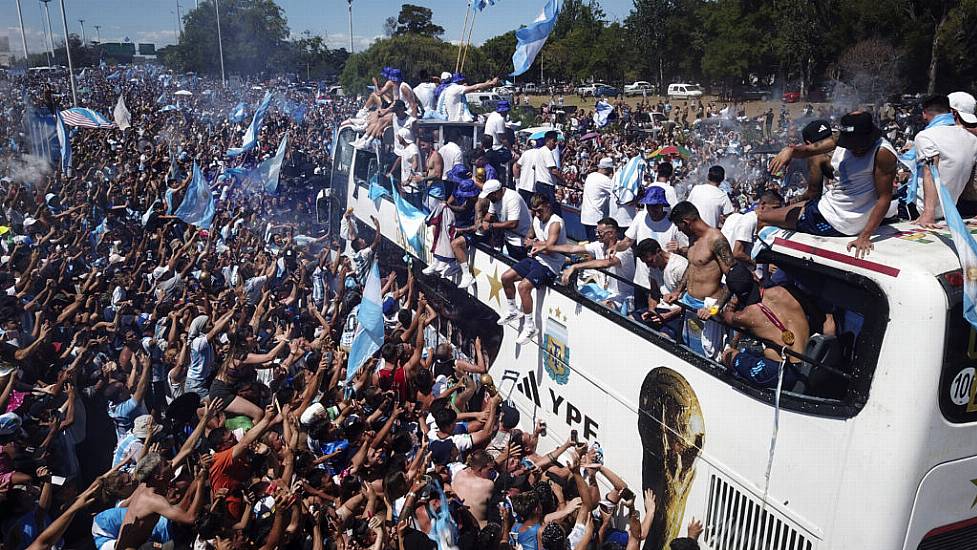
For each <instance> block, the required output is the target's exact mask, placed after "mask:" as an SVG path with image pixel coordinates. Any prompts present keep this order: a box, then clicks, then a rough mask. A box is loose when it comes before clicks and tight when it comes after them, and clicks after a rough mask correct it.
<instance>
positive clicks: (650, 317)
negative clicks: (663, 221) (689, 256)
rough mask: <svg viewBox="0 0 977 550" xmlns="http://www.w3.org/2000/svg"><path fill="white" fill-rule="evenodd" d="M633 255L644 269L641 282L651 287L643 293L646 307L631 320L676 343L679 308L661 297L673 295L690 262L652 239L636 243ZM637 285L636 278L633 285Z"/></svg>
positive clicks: (678, 328) (679, 326)
mask: <svg viewBox="0 0 977 550" xmlns="http://www.w3.org/2000/svg"><path fill="white" fill-rule="evenodd" d="M634 255H635V257H637V259H638V261H639V262H641V263H642V264H643V265H644V266H645V267H646V268H647V269H646V271H647V272H648V276H647V277H645V279H644V280H645V281H648V283H650V284H649V286H650V288H648V289H647V290H645V292H644V293H643V294H645V295H647V298H646V299H645V305H644V306H643V307H638V308H637V309H635V311H634V312H633V313H632V314H631V317H632V318H633V319H634V320H635V321H639V322H642V323H645V324H648V325H650V326H652V327H654V328H656V329H658V330H660V331H662V332H664V333H665V334H667V335H668V336H670V337H672V338H673V339H677V338H678V336H679V335H680V334H681V333H682V325H681V317H682V308H681V307H679V306H676V305H672V304H667V303H665V302H664V300H663V299H662V296H665V295H667V294H669V293H671V292H674V291H675V289H676V288H677V286H678V283H679V281H681V280H682V278H683V277H685V271H686V270H687V269H688V268H689V261H688V260H686V259H685V257H684V256H682V255H681V254H678V253H676V252H669V251H668V250H666V249H664V248H662V246H661V244H659V242H658V241H656V240H655V239H644V240H642V241H641V242H639V243H638V246H637V247H636V248H635V250H634ZM639 284H641V283H640V282H639V281H638V279H637V276H636V277H635V285H639Z"/></svg>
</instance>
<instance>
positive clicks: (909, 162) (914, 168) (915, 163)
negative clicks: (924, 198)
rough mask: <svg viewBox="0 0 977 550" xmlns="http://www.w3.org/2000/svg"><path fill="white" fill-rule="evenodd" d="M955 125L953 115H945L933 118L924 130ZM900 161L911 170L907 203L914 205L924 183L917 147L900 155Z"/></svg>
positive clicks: (907, 184) (907, 188) (907, 189)
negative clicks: (921, 179)
mask: <svg viewBox="0 0 977 550" xmlns="http://www.w3.org/2000/svg"><path fill="white" fill-rule="evenodd" d="M954 124H956V121H955V120H953V115H951V114H950V113H943V114H942V115H937V116H935V117H933V120H931V121H929V124H927V125H926V128H923V130H929V129H930V128H935V127H937V126H953V125H954ZM898 159H899V161H900V162H901V163H902V164H903V165H905V166H906V168H909V179H908V180H907V181H906V202H907V203H914V202H916V196H917V195H918V194H919V185H920V183H922V182H921V181H920V178H922V176H921V175H920V174H919V169H920V168H921V167H922V162H921V161H919V160H918V159H917V158H916V148H915V147H912V148H911V149H909V150H908V151H906V152H905V153H903V154H901V155H899V156H898Z"/></svg>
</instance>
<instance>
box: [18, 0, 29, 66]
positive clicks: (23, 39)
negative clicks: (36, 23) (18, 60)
mask: <svg viewBox="0 0 977 550" xmlns="http://www.w3.org/2000/svg"><path fill="white" fill-rule="evenodd" d="M17 19H19V20H20V40H21V42H23V44H24V65H25V66H27V67H30V63H28V61H27V33H26V32H24V14H23V13H21V11H20V0H17Z"/></svg>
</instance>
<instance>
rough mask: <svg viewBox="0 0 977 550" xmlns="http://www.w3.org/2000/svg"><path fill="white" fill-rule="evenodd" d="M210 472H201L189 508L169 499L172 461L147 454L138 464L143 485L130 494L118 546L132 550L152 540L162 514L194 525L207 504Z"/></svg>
mask: <svg viewBox="0 0 977 550" xmlns="http://www.w3.org/2000/svg"><path fill="white" fill-rule="evenodd" d="M206 475H207V469H206V468H201V469H200V470H199V471H198V472H197V477H196V480H195V493H194V495H193V500H192V501H191V502H190V507H189V509H187V510H183V509H182V508H179V507H177V506H173V505H172V504H170V503H169V502H168V501H167V500H166V496H165V495H166V491H167V489H168V487H169V484H170V481H171V480H172V479H173V469H172V467H171V466H170V462H169V461H168V460H165V459H164V458H163V457H162V455H160V454H159V453H150V454H148V455H146V457H145V458H143V459H142V460H140V461H139V464H137V465H136V469H135V472H134V474H133V477H135V478H136V480H137V481H139V487H137V488H136V490H135V491H134V492H133V493H132V496H131V497H129V505H128V509H127V510H126V514H125V519H124V520H123V522H122V529H121V531H120V533H119V539H118V541H117V543H116V545H115V547H116V549H117V550H129V549H136V548H139V547H140V546H142V545H143V543H145V542H146V541H147V540H149V536H150V535H151V534H152V532H153V528H154V527H155V526H156V522H157V521H159V517H160V516H163V517H165V518H166V519H168V520H170V521H174V522H177V523H182V524H185V525H193V523H194V521H196V519H197V514H198V513H199V512H200V509H201V508H202V507H203V504H204V498H203V490H204V476H206Z"/></svg>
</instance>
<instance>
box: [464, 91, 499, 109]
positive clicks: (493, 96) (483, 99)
mask: <svg viewBox="0 0 977 550" xmlns="http://www.w3.org/2000/svg"><path fill="white" fill-rule="evenodd" d="M465 99H467V100H468V104H469V105H471V106H473V107H481V106H482V105H484V104H485V103H489V102H494V103H492V104H493V105H494V104H495V103H498V102H500V101H502V97H501V96H499V94H497V93H494V92H472V93H470V94H465Z"/></svg>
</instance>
